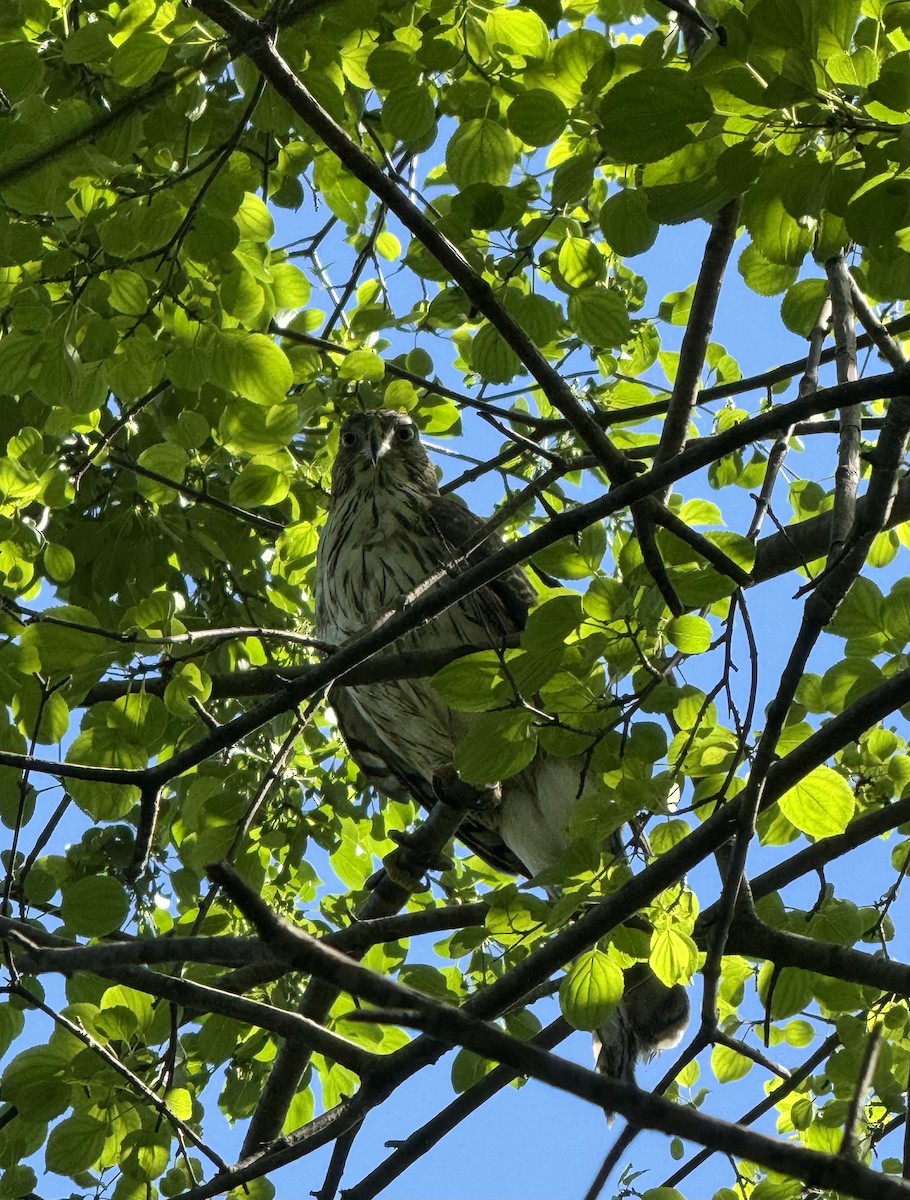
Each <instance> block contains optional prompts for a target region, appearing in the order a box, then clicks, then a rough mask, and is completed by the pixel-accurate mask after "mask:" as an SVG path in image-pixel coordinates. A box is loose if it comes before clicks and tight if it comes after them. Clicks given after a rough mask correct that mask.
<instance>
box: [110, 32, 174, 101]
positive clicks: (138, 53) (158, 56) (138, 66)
mask: <svg viewBox="0 0 910 1200" xmlns="http://www.w3.org/2000/svg"><path fill="white" fill-rule="evenodd" d="M168 49H169V46H168V44H167V42H166V41H164V39H163V38H162V37H161V35H160V34H158V33H153V32H152V31H151V30H146V29H140V30H139V31H138V32H137V33H134V34H133V35H132V37H130V38H128V39H127V40H126V41H125V42H124V43H123V45H122V46H120V47H119V49H118V50H117V51H116V53H115V54H114V57H113V62H112V68H113V71H112V74H113V78H114V79H115V81H116V82H117V83H119V84H122V86H123V87H134V88H135V87H141V86H142V84H143V83H148V82H149V80H150V79H154V77H155V76H156V75H157V74H158V72H159V71H160V70H161V68H162V66H163V65H164V60H165V59H166V58H167V53H168Z"/></svg>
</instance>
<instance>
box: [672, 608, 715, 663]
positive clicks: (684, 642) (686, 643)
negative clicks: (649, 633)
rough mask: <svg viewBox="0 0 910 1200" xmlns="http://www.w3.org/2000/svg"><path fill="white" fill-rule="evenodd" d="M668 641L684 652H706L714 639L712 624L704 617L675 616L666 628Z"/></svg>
mask: <svg viewBox="0 0 910 1200" xmlns="http://www.w3.org/2000/svg"><path fill="white" fill-rule="evenodd" d="M664 632H665V634H666V638H667V641H668V642H672V644H673V645H674V646H675V647H676V648H677V650H679V651H681V652H682V653H683V654H704V653H705V651H706V650H708V649H710V647H711V642H712V641H713V640H714V632H713V630H712V629H711V625H710V623H709V622H708V621H706V620H705V618H704V617H696V616H694V615H688V616H683V617H674V618H673V620H672V621H668V622H667V626H666V629H665V630H664Z"/></svg>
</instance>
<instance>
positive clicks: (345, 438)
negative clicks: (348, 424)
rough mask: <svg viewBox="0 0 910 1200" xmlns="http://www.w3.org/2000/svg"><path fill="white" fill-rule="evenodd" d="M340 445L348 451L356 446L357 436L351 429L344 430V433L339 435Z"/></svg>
mask: <svg viewBox="0 0 910 1200" xmlns="http://www.w3.org/2000/svg"><path fill="white" fill-rule="evenodd" d="M341 444H342V446H347V448H348V449H349V450H350V448H351V447H352V446H356V445H357V434H356V433H355V432H354V431H353V429H346V430H345V431H344V433H343V434H342V435H341Z"/></svg>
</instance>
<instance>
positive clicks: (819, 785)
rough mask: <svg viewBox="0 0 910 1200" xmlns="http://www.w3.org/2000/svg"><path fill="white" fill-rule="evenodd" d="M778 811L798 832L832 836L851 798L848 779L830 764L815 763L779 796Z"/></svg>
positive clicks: (846, 816)
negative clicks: (811, 768) (826, 765)
mask: <svg viewBox="0 0 910 1200" xmlns="http://www.w3.org/2000/svg"><path fill="white" fill-rule="evenodd" d="M779 803H780V807H781V811H782V812H783V813H784V815H785V816H786V818H787V820H788V821H791V822H792V823H793V824H794V825H795V826H796V828H797V829H799V830H800V831H801V832H802V833H807V834H809V835H810V836H811V837H816V838H823V837H833V836H834V835H835V834H837V833H843V832H844V830H845V829H846V828H847V826H848V825H849V824H850V820H851V818H852V817H853V810H854V808H855V802H854V799H853V792H852V790H851V788H850V785H849V783H847V781H846V779H844V778H843V776H842V775H838V774H837V772H836V771H833V770H832V769H831V768H830V767H816V768H815V770H814V771H810V772H809V774H808V775H807V776H806V777H805V778H804V779H801V780H800V782H799V783H798V784H796V786H795V787H792V788H791V789H790V790H789V791H788V792H785V793H784V795H783V796H781V798H780V801H779Z"/></svg>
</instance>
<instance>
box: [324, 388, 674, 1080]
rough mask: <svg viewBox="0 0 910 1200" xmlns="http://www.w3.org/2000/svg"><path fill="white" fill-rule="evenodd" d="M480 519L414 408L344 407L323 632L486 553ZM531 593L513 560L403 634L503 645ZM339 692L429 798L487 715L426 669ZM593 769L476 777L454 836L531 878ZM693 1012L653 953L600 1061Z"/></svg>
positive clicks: (538, 765) (562, 761) (375, 760)
mask: <svg viewBox="0 0 910 1200" xmlns="http://www.w3.org/2000/svg"><path fill="white" fill-rule="evenodd" d="M484 526H485V522H484V521H483V520H482V518H480V517H479V516H477V515H476V514H474V513H473V512H471V511H470V509H468V508H467V507H466V506H465V505H464V504H463V503H462V502H460V501H459V500H457V499H455V498H453V497H451V496H444V495H441V494H440V491H439V486H438V480H437V475H436V469H435V467H434V466H433V463H432V461H431V460H430V457H429V455H428V453H427V450H426V447H425V446H424V445H423V442H422V441H421V437H420V431H419V429H418V426H417V424H416V422H415V421H414V419H413V417H411V416H410V415H409V414H408V413H404V412H396V411H393V410H389V409H376V410H371V411H365V412H356V413H354V414H352V415H350V416H348V417H347V418H346V419H345V420H344V422H343V424H342V426H341V429H340V432H339V444H338V452H337V455H336V457H335V461H334V465H333V468H332V477H331V496H330V502H329V511H328V516H327V518H326V521H325V523H324V525H323V527H322V531H321V534H320V539H319V545H318V550H317V555H316V583H315V601H316V634H317V637H318V638H320V639H321V640H323V641H325V642H327V643H329V644H332V645H338V644H341V643H343V642H344V641H346V640H347V639H348V638H350V637H352V636H354V635H355V634H357V633H360V632H362V630H363V629H364V628H365V627H369V626H371V625H372V624H374V623H375V622H376V621H377V620H378V619H379V618H381V617H382V616H383V615H384V614H385V613H387V612H389V611H390V610H392V609H394V608H395V607H396V606H397V605H398V604H400V602H401V600H402V599H403V598H404V597H405V596H406V595H408V594H409V593H410V592H412V591H413V589H415V588H416V587H418V586H419V585H420V584H422V583H423V582H424V581H425V580H426V579H427V578H428V577H429V576H431V575H433V574H434V573H436V572H438V571H439V570H440V568H443V567H445V566H446V565H447V564H449V563H451V562H452V561H453V560H456V559H459V560H465V559H466V560H467V561H468V562H469V563H470V562H477V561H479V560H481V559H483V558H485V557H487V556H489V555H491V554H493V553H495V552H496V550H498V549H499V548H501V545H502V543H501V542H500V540H499V539H498V538H497V537H496V536H495V535H490V534H489V533H488V532H487V531H486V530H485V528H484ZM535 598H536V592H535V589H534V588H533V586H532V585H531V582H530V580H529V579H528V577H527V575H526V574H525V573H524V571H523V570H522V569H521V568H520V567H512V568H510V569H508V570H506V571H505V572H503V574H502V575H500V576H499V577H498V578H497V579H495V580H493V581H492V582H491V583H488V584H486V585H485V586H483V587H481V588H479V589H478V590H477V591H475V592H474V593H472V594H471V595H469V596H467V597H465V598H463V599H461V600H459V601H457V602H456V603H455V604H453V605H451V606H450V607H449V608H447V609H446V610H445V611H444V612H443V613H441V614H440V615H438V616H437V617H435V618H434V619H433V620H431V621H429V622H427V623H425V624H423V625H421V626H419V627H418V628H416V629H414V630H412V631H411V632H410V633H408V634H405V635H404V636H403V637H401V638H400V639H399V640H398V641H397V642H396V646H397V647H398V648H399V649H401V650H402V651H404V650H431V649H436V648H452V647H455V646H460V645H472V646H478V645H479V646H489V647H490V648H492V649H494V650H502V649H503V648H504V645H505V640H506V638H507V637H508V635H510V634H514V633H517V632H519V631H521V630H522V629H523V628H524V625H525V622H526V620H527V617H528V614H529V612H530V610H531V607H532V605H533V604H534V601H535ZM329 702H330V704H331V707H332V709H333V711H334V713H335V718H336V720H337V723H338V728H339V730H340V732H341V735H342V737H343V738H344V741H345V743H346V745H347V748H348V751H349V753H350V755H351V757H352V758H353V760H354V762H355V763H356V764H357V766H358V767H359V768H360V770H361V772H362V773H363V775H364V776H365V778H366V779H367V781H368V782H369V783H370V784H372V785H373V786H374V787H375V788H376V790H377V791H378V792H379V793H381V794H383V795H385V796H388V797H391V798H392V799H407V798H409V797H413V798H414V799H415V800H416V801H417V802H418V803H419V804H420V805H421V806H422V807H424V808H427V809H429V808H431V807H432V806H433V804H434V803H435V801H436V800H437V799H438V798H439V797H440V795H442V794H443V793H444V789H445V788H446V787H447V786H449V785H450V784H451V782H452V781H453V779H454V778H455V769H454V760H455V752H456V748H457V746H458V744H459V742H460V741H461V739H462V738H463V737H464V736H465V734H466V733H467V732H468V730H469V729H470V728H471V724H472V722H473V721H476V720H477V719H478V717H477V716H476V715H475V714H470V713H464V712H458V711H456V710H454V709H452V708H450V707H449V705H448V704H447V703H446V702H445V700H444V699H443V698H442V696H441V695H440V694H439V692H438V691H437V690H436V688H435V687H434V686H433V683H432V680H431V679H429V678H411V679H392V680H382V681H381V682H375V683H360V684H356V685H348V686H341V685H338V684H336V685H334V686H333V687H332V689H331V690H330V693H329ZM586 779H587V771H586V762H585V760H584V759H582V758H557V757H554V756H551V755H548V754H547V753H546V751H544V750H543V749H538V750H537V751H536V753H535V756H534V758H533V760H532V761H531V763H530V764H529V765H528V766H527V767H525V768H524V769H523V770H522V771H520V772H519V773H518V774H517V775H514V776H513V777H512V778H510V779H506V780H503V781H501V783H499V784H496V785H493V786H491V787H488V788H486V789H481V788H478V789H476V797H471V807H470V810H469V811H468V812H467V815H466V816H465V818H464V820H463V821H462V824H461V826H460V827H459V830H458V837H459V839H460V840H461V841H463V842H464V843H465V845H466V846H467V847H468V848H469V849H470V850H471V851H472V852H473V853H475V854H476V855H478V856H479V857H480V858H481V859H482V860H483V861H484V862H486V863H488V864H489V865H490V866H492V867H494V868H495V869H497V870H499V871H502V872H504V873H507V874H511V875H519V876H526V877H528V878H533V877H534V876H536V875H538V874H539V873H540V872H542V871H545V870H547V869H548V868H550V867H552V866H553V865H554V863H555V862H556V861H557V860H558V859H559V857H560V855H561V854H562V853H563V851H564V850H565V848H566V845H567V830H568V826H569V822H570V820H571V817H572V813H573V811H574V810H575V808H576V806H577V805H578V803H579V801H580V799H581V797H582V795H583V794H584V790H585V785H586ZM621 852H622V851H621V848H620V850H619V853H621ZM688 1016H689V1002H688V996H687V993H686V989H685V988H684V987H682V986H681V985H675V986H673V987H669V988H668V987H666V986H665V985H664V984H663V983H662V982H661V981H660V980H659V979H658V978H657V976H656V975H655V974H654V973H653V971H651V969H650V968H649V967H648V966H647V964H644V963H638V964H635V965H634V966H633V967H631V968H630V969H629V970H628V971H627V973H626V989H625V992H624V994H623V999H622V1001H621V1002H620V1004H619V1006H618V1007H617V1008H616V1009H615V1010H614V1011H613V1013H612V1014H611V1016H610V1017H609V1018H608V1020H607V1022H606V1023H605V1025H604V1026H603V1027H602V1028H601V1029H599V1030H598V1031H597V1032H596V1033H595V1036H594V1044H595V1065H596V1067H597V1069H598V1070H599V1071H600V1072H602V1073H603V1074H605V1075H608V1076H611V1077H613V1078H616V1079H622V1080H625V1081H627V1082H634V1079H635V1066H636V1063H637V1061H638V1060H639V1059H647V1058H650V1057H651V1056H653V1055H654V1054H655V1053H656V1052H657V1051H659V1050H662V1049H667V1048H670V1047H672V1046H675V1045H677V1044H678V1042H679V1041H680V1040H681V1038H682V1035H683V1033H684V1032H685V1029H686V1026H687V1024H688Z"/></svg>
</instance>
